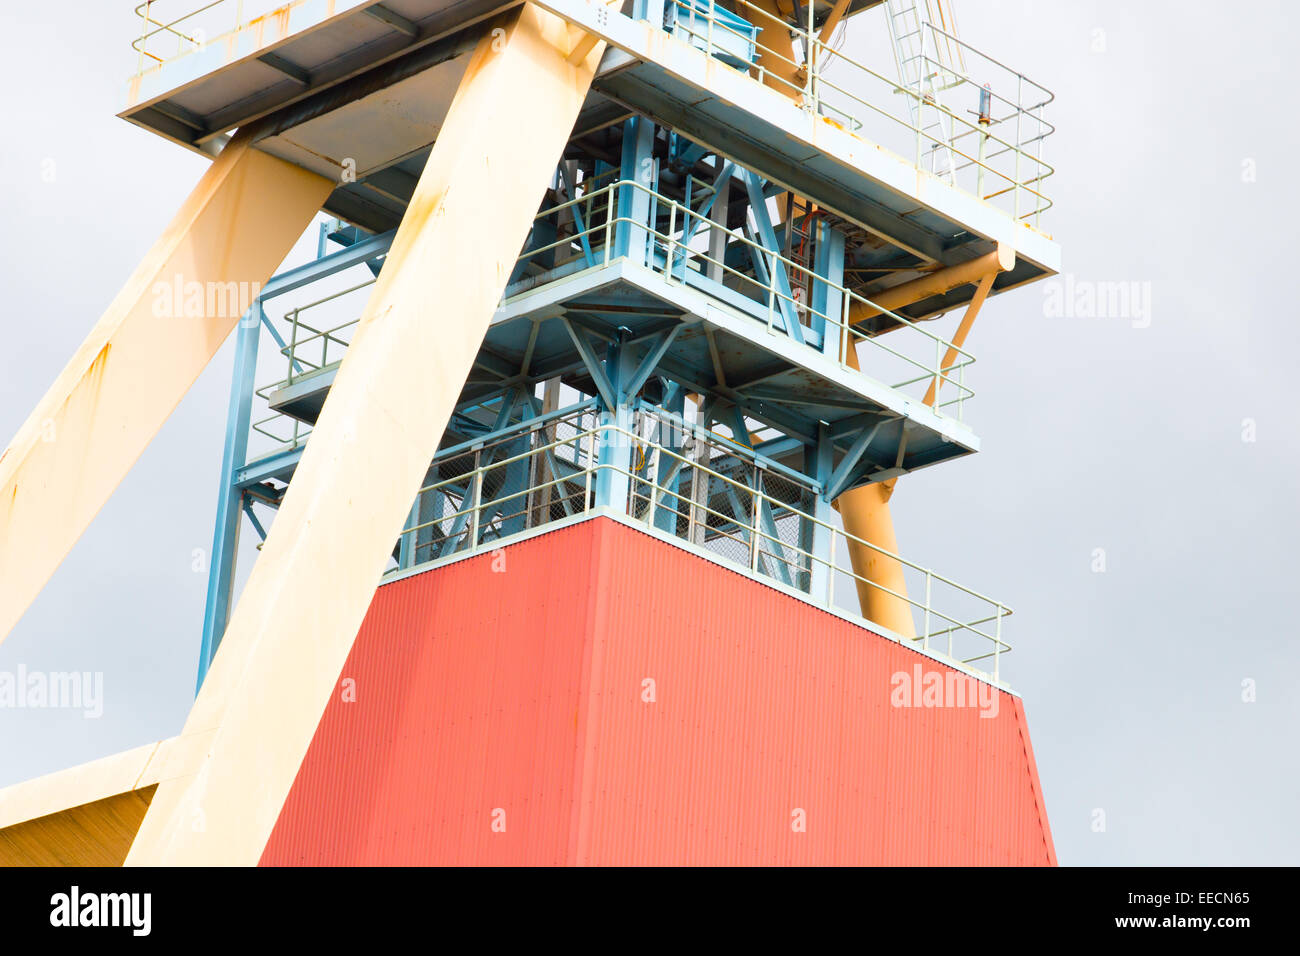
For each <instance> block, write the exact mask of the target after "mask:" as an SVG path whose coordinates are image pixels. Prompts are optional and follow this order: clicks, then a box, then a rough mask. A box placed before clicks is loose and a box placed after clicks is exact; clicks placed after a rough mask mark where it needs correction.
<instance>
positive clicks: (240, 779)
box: [127, 5, 604, 865]
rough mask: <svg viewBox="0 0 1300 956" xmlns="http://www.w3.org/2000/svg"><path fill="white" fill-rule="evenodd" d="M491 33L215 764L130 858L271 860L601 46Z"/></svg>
mask: <svg viewBox="0 0 1300 956" xmlns="http://www.w3.org/2000/svg"><path fill="white" fill-rule="evenodd" d="M494 26H500V27H501V28H502V29H501V30H493V31H492V33H490V34H488V35H486V36H485V37H484V39H483V40H482V41H481V42H480V44H479V46H478V48H477V49H476V50H475V52H474V53H473V55H472V58H471V60H470V62H469V65H468V68H467V71H466V73H465V76H464V79H463V80H462V81H461V84H460V87H459V89H458V90H457V92H456V95H455V98H454V99H453V100H452V104H451V108H450V110H449V112H448V114H447V119H446V122H445V123H444V124H443V126H442V129H441V131H440V132H439V134H438V139H437V141H436V142H435V143H434V146H433V151H432V153H431V155H430V157H429V161H428V163H427V165H426V166H425V170H424V173H423V174H422V176H421V177H420V181H419V184H418V185H417V187H416V190H415V195H414V196H413V197H412V199H411V202H410V205H409V207H408V208H407V211H406V215H405V217H404V218H403V220H402V224H401V226H400V227H399V228H398V232H397V235H396V237H395V239H394V242H393V246H392V249H391V250H390V251H389V253H388V258H387V260H386V264H385V267H384V271H383V272H381V273H380V276H379V279H378V281H377V282H376V284H375V288H374V290H373V292H372V293H371V297H370V301H369V302H368V303H367V305H366V309H365V312H364V313H363V315H362V318H361V321H360V324H359V325H358V327H357V331H356V334H355V336H354V338H353V340H352V345H351V347H350V348H349V349H348V352H347V353H346V355H345V357H344V359H343V364H342V366H341V368H340V370H339V373H338V376H337V378H336V379H335V382H334V385H333V387H332V389H331V391H330V394H329V397H328V399H327V400H326V402H325V407H324V409H323V410H322V412H321V416H320V419H319V421H318V422H317V424H316V428H315V430H314V431H313V433H312V436H311V440H310V442H309V443H308V444H307V448H306V451H305V453H304V455H303V458H302V461H301V463H300V464H299V465H298V469H297V471H296V473H295V474H294V478H293V482H292V483H291V484H290V486H289V490H288V493H287V494H286V496H285V499H284V501H283V503H282V504H281V507H280V510H279V513H278V515H277V517H276V520H275V524H274V525H273V526H272V528H271V533H270V535H269V536H268V538H267V539H266V542H265V544H264V545H263V549H262V554H261V556H260V557H259V559H258V562H257V564H256V566H255V567H254V569H253V573H252V575H251V576H250V578H249V580H248V583H247V585H246V586H245V589H244V593H243V596H242V597H241V599H240V601H239V604H238V606H237V607H236V608H235V612H234V614H233V616H232V617H231V620H230V625H229V627H228V628H227V630H226V634H225V637H224V638H223V640H222V643H221V648H220V650H219V651H218V653H217V655H216V657H215V659H214V661H213V666H212V670H211V671H210V672H209V673H208V677H207V679H206V681H205V682H204V684H203V688H202V690H201V691H200V693H199V696H198V699H197V700H196V701H195V704H194V709H193V710H192V711H191V713H190V716H189V719H188V720H187V721H186V724H185V728H184V730H183V731H182V734H181V738H182V741H186V740H187V739H188V740H194V741H196V742H197V743H198V744H200V745H201V746H202V748H203V753H204V758H203V760H202V761H201V762H200V764H199V765H198V766H197V767H194V768H190V769H189V772H187V773H184V774H177V775H175V776H172V777H171V778H169V779H164V780H163V781H162V783H161V784H160V785H159V787H158V791H157V793H156V794H155V795H154V798H153V802H152V803H151V805H150V807H149V811H148V813H147V814H146V816H145V820H144V823H143V825H142V826H141V828H140V832H139V834H138V836H137V837H136V840H135V843H134V844H133V846H132V847H131V852H130V854H129V856H128V857H127V863H128V864H131V865H151V864H231V865H250V864H254V863H256V862H257V861H258V860H259V858H260V857H261V854H262V850H263V848H264V847H265V845H266V842H267V839H268V838H269V837H270V834H271V831H272V829H273V827H274V826H275V822H276V819H277V818H278V816H279V813H280V809H281V807H282V806H283V804H284V801H285V798H286V797H287V795H288V793H289V789H290V787H291V786H292V784H293V781H294V777H295V775H296V774H297V772H298V768H299V766H300V765H301V763H302V760H303V757H304V755H305V754H306V752H307V748H308V745H309V744H310V743H311V739H312V737H313V735H314V734H315V731H316V727H317V724H318V723H319V721H320V717H321V714H322V713H323V712H324V710H325V706H326V704H327V703H328V701H329V698H330V696H331V695H332V694H333V693H334V692H335V687H336V685H337V682H338V680H339V677H340V672H341V670H342V668H343V665H344V662H345V661H346V659H347V655H348V652H349V651H350V650H351V648H352V642H353V640H354V639H355V637H356V634H357V629H358V628H359V627H360V625H361V621H362V619H363V618H364V616H365V613H366V609H367V608H368V607H369V605H370V602H371V599H372V598H373V595H374V590H375V586H376V585H377V584H378V581H379V577H380V574H381V572H382V570H383V568H384V564H385V562H386V560H387V558H388V556H389V554H390V553H391V551H392V548H393V542H394V541H395V540H397V537H398V534H399V533H400V531H401V528H402V526H403V524H404V521H405V519H406V516H407V514H408V513H409V511H410V507H411V501H412V500H413V499H414V497H415V494H416V491H417V490H418V489H419V487H420V484H421V482H422V481H423V479H424V475H425V473H426V470H427V468H428V466H429V461H430V459H431V458H432V457H433V454H434V452H435V450H436V448H437V445H438V441H439V439H440V438H441V436H442V433H443V431H444V429H445V427H446V424H447V421H448V420H449V418H450V416H451V412H452V410H453V407H454V405H455V401H456V398H457V397H458V395H459V393H460V390H461V387H462V386H463V384H464V382H465V378H466V376H467V375H468V373H469V371H470V368H471V366H472V363H473V360H474V357H475V356H476V355H477V353H478V350H479V347H480V345H481V344H482V340H483V336H484V334H485V332H486V330H487V326H488V323H489V321H490V320H491V317H492V315H493V313H494V311H495V310H496V308H497V306H498V304H499V303H500V300H501V295H502V293H503V291H504V289H505V284H506V281H507V279H508V278H509V275H510V271H511V269H512V268H513V266H514V263H515V260H516V258H517V256H518V255H519V250H520V248H521V247H522V245H523V243H524V239H525V237H526V236H527V234H528V230H529V228H530V225H531V222H532V219H533V216H534V215H535V214H536V212H537V208H538V205H539V204H540V203H541V201H542V198H543V195H544V193H545V190H546V186H547V184H548V183H549V181H550V178H551V176H552V174H553V173H554V171H555V165H556V162H557V161H558V159H559V157H560V156H561V153H562V151H563V148H564V144H565V141H566V140H567V138H568V136H569V133H570V131H571V130H572V128H573V124H574V122H575V120H576V119H577V116H578V110H579V108H580V107H581V105H582V102H583V100H584V98H585V96H586V93H587V90H588V88H589V86H590V84H591V79H592V76H593V75H594V72H595V67H596V64H597V63H598V62H599V59H600V55H601V53H602V52H603V50H604V44H603V43H597V44H595V45H594V47H593V48H592V49H591V50H590V51H589V54H588V55H587V56H586V57H585V58H578V59H577V62H576V63H569V62H567V58H568V57H569V56H570V55H571V54H572V53H573V50H574V45H575V42H581V39H580V38H579V39H578V40H577V41H573V42H571V41H570V40H569V38H568V34H567V31H566V28H565V23H564V21H563V20H560V19H559V18H557V17H554V16H552V15H550V14H548V13H544V12H542V11H541V10H539V9H537V8H536V7H534V6H532V5H525V6H524V7H522V8H519V9H517V10H515V11H513V12H511V13H510V14H507V15H506V16H504V17H503V18H502V19H501V20H500V21H498V22H497V23H496V24H494ZM521 90H527V91H528V98H527V103H526V104H525V102H524V100H523V99H521V98H520V91H521ZM365 692H366V690H365V689H364V688H359V689H358V693H365Z"/></svg>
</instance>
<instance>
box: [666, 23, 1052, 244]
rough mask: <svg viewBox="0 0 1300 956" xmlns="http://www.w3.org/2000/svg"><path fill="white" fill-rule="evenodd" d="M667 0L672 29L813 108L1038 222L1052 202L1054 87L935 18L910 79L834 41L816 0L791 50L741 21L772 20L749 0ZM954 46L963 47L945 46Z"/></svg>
mask: <svg viewBox="0 0 1300 956" xmlns="http://www.w3.org/2000/svg"><path fill="white" fill-rule="evenodd" d="M666 2H668V3H670V4H675V5H676V8H677V16H676V22H675V24H674V26H673V30H674V32H675V33H676V34H677V35H678V37H679V38H682V39H684V40H686V42H688V43H691V44H692V45H693V46H696V47H697V48H699V49H700V50H702V51H703V52H705V53H707V54H709V55H711V56H715V57H717V58H718V59H719V60H721V61H722V62H723V63H726V64H728V65H730V66H732V67H733V68H738V69H742V70H744V71H745V72H748V74H749V75H750V76H752V77H754V78H755V79H757V80H759V81H760V82H763V83H766V84H768V85H769V86H773V87H775V88H777V89H780V90H782V91H783V92H784V93H786V95H788V96H790V97H791V98H792V99H794V100H795V102H797V103H798V104H799V105H801V106H802V107H803V108H805V109H807V110H809V111H810V112H813V113H815V114H818V115H821V116H825V117H827V118H828V119H830V120H832V121H834V122H836V123H838V124H840V125H841V126H843V127H844V128H846V129H848V130H849V131H850V132H853V133H856V134H858V135H861V136H863V137H864V138H866V139H869V140H870V141H872V142H873V143H877V144H879V145H882V146H885V147H886V148H888V149H890V150H892V151H893V152H895V153H897V154H898V155H900V156H903V157H911V159H912V161H913V162H914V163H915V165H916V166H917V167H919V168H922V169H929V170H930V171H932V172H934V173H935V174H936V175H939V176H940V177H941V178H943V179H945V180H947V181H948V182H949V183H951V184H952V185H954V186H957V187H958V188H960V189H962V190H964V191H966V192H968V193H970V194H972V195H975V196H977V197H978V198H980V199H982V200H984V201H985V202H988V203H990V204H992V205H994V206H995V207H997V208H999V209H1001V210H1003V211H1004V212H1006V213H1007V214H1009V215H1011V216H1013V217H1014V218H1015V219H1017V220H1025V221H1030V222H1032V223H1033V224H1034V225H1035V226H1037V225H1038V224H1039V222H1040V218H1041V216H1042V214H1043V213H1044V212H1046V211H1047V209H1048V208H1050V207H1051V205H1052V201H1051V199H1049V198H1048V196H1047V195H1046V193H1045V192H1044V189H1043V186H1044V182H1045V181H1046V180H1047V179H1048V178H1049V177H1050V176H1051V175H1052V174H1053V173H1054V172H1055V170H1054V169H1053V168H1052V167H1051V166H1050V165H1048V164H1047V163H1046V162H1045V161H1044V159H1043V143H1044V141H1045V140H1046V139H1047V137H1048V136H1050V135H1051V133H1052V132H1053V131H1054V127H1053V126H1052V125H1051V124H1050V123H1048V122H1047V121H1046V119H1044V116H1043V111H1044V108H1045V107H1046V106H1047V105H1048V104H1049V103H1051V101H1052V99H1053V95H1052V93H1051V92H1050V91H1048V90H1047V89H1046V88H1044V87H1043V86H1041V85H1040V84H1038V83H1035V82H1033V81H1032V80H1030V79H1028V78H1027V77H1026V76H1024V75H1023V74H1021V73H1018V72H1016V71H1015V70H1012V69H1011V68H1010V67H1008V66H1006V65H1005V64H1002V63H1000V62H999V61H997V60H994V59H993V58H991V57H989V56H986V55H985V54H983V53H981V52H980V51H979V50H976V49H975V48H974V47H972V46H971V45H970V44H968V43H966V42H964V41H962V40H959V39H958V38H957V37H956V36H954V35H952V34H950V33H947V32H946V31H944V30H942V29H941V28H939V27H938V26H935V25H934V24H929V23H927V24H925V29H924V30H923V31H922V38H921V43H920V47H921V49H920V53H919V58H920V61H921V63H922V64H923V65H924V69H923V70H922V74H923V76H922V78H921V79H919V80H918V81H917V82H916V83H910V84H904V83H901V82H900V80H899V78H898V77H897V76H886V75H885V74H883V73H880V72H877V71H876V70H873V69H871V68H870V67H868V66H867V65H866V64H864V63H862V62H860V61H858V60H856V59H854V58H853V57H852V56H850V55H848V54H847V53H845V52H844V51H843V50H842V49H836V48H835V47H833V46H831V45H830V44H829V43H827V42H823V41H822V39H821V38H820V36H819V32H818V30H817V29H816V28H815V27H814V26H813V25H812V23H811V16H812V12H813V7H814V5H813V4H806V5H804V6H803V7H802V9H804V10H805V11H806V14H807V16H808V17H809V18H810V22H808V23H806V24H804V25H802V26H794V25H791V26H790V35H791V37H792V39H793V52H794V59H791V58H790V57H789V56H787V55H785V54H784V53H782V52H780V51H778V50H774V49H772V48H771V47H770V46H767V45H764V44H763V43H762V39H761V34H759V35H757V36H756V35H755V33H754V31H753V29H752V28H747V27H745V26H739V27H738V26H737V24H736V17H735V14H739V15H740V16H741V17H742V18H744V19H745V20H748V21H750V22H752V23H767V22H770V19H771V18H770V16H769V15H767V14H766V13H764V12H763V11H762V10H761V9H759V8H758V7H756V6H754V5H753V4H752V3H749V2H748V0H731V2H730V7H731V9H732V10H733V11H735V13H734V14H733V13H731V12H728V11H727V10H726V9H723V8H722V7H721V6H719V5H718V4H717V3H716V0H666ZM828 39H829V38H828ZM744 44H748V45H750V46H751V47H752V48H754V50H755V55H754V57H753V62H752V64H747V63H744V62H743V61H742V59H741V56H740V54H741V53H742V52H743V49H742V46H743V45H744ZM952 49H958V50H960V51H961V56H958V57H954V56H951V55H947V54H946V53H945V55H944V56H939V55H938V52H937V51H940V50H943V51H948V50H952ZM759 54H761V56H760V55H759ZM759 59H762V60H763V65H762V66H759V65H758V60H759ZM738 64H739V65H738ZM774 65H775V66H779V67H780V68H779V69H774ZM963 71H964V72H963ZM782 74H787V75H785V76H783V75H782ZM790 76H793V77H794V79H790ZM918 87H919V88H918Z"/></svg>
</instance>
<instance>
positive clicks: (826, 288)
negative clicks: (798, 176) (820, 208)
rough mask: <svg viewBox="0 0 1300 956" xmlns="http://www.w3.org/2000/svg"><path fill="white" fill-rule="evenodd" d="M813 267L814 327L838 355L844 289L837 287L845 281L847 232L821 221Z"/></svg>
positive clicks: (828, 351) (827, 349) (824, 348)
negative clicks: (814, 276)
mask: <svg viewBox="0 0 1300 956" xmlns="http://www.w3.org/2000/svg"><path fill="white" fill-rule="evenodd" d="M813 271H814V272H815V273H816V275H817V278H816V279H815V280H814V281H813V294H812V308H813V316H812V327H813V328H814V329H815V330H816V331H817V332H818V333H819V334H820V335H821V342H822V351H823V352H825V353H826V354H827V355H829V356H831V357H832V358H836V359H838V358H839V354H840V335H841V334H842V326H841V325H840V323H841V322H842V321H843V319H844V293H843V292H841V291H840V289H839V288H837V287H842V286H843V285H844V234H843V233H842V232H840V231H839V230H838V229H833V228H831V226H830V224H829V223H825V222H822V223H818V226H817V252H816V256H815V257H814V259H813ZM822 280H825V281H822ZM827 319H829V320H830V321H829V322H828V321H827Z"/></svg>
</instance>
